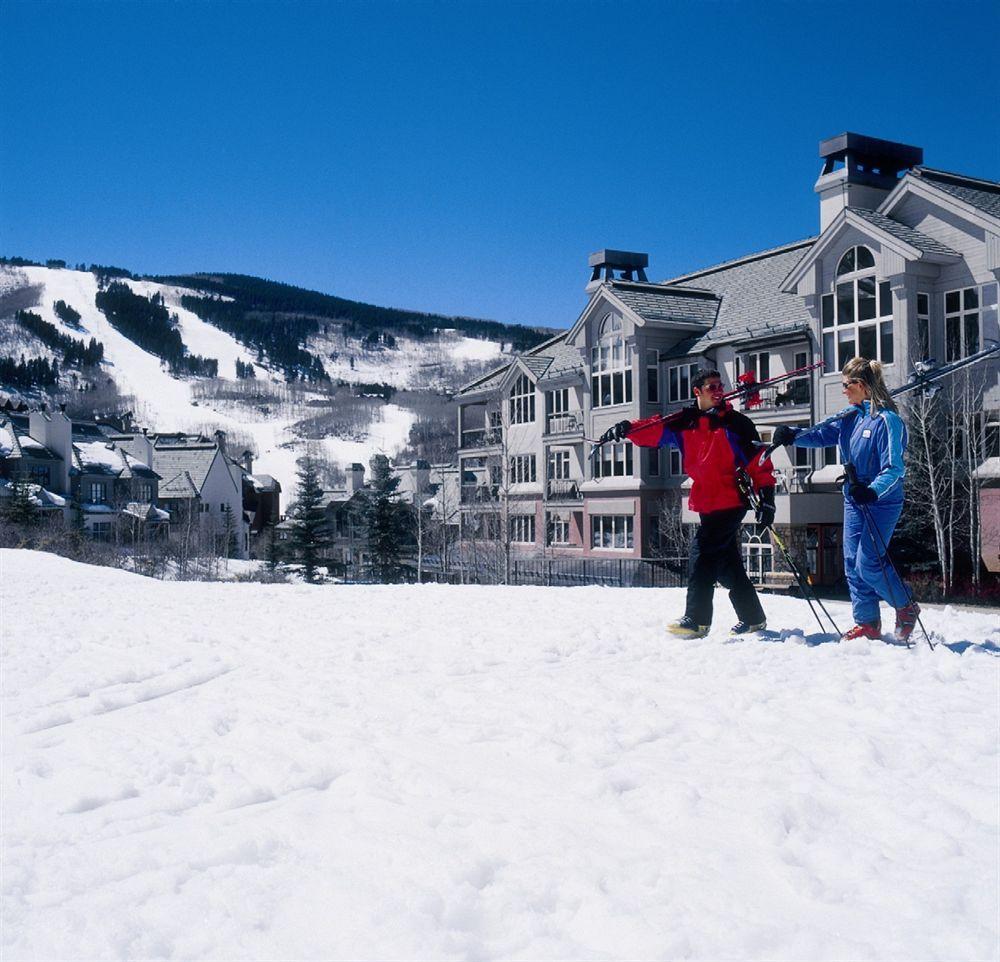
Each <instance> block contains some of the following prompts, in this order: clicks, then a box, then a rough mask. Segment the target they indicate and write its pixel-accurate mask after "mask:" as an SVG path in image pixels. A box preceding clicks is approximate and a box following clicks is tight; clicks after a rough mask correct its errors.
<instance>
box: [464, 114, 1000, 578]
mask: <svg viewBox="0 0 1000 962" xmlns="http://www.w3.org/2000/svg"><path fill="white" fill-rule="evenodd" d="M820 156H821V157H822V158H823V160H824V166H823V170H822V173H821V174H820V177H819V180H818V181H817V182H816V187H815V190H816V193H817V194H818V195H819V200H820V234H819V236H818V237H813V238H810V239H807V240H802V241H797V242H795V243H792V244H787V245H785V246H783V247H779V248H775V249H773V250H768V251H763V252H761V253H758V254H751V255H748V256H746V257H741V258H739V259H737V260H733V261H728V262H726V263H723V264H719V265H717V266H715V267H710V268H707V269H705V270H701V271H695V272H694V273H691V274H686V275H684V276H682V277H677V278H674V279H672V280H668V281H663V282H661V283H651V282H649V281H647V279H646V274H645V268H646V267H647V264H648V258H647V256H646V255H645V254H637V253H629V252H624V251H613V250H604V251H599V252H598V253H596V254H594V255H592V256H591V258H590V266H591V268H592V276H591V280H590V283H589V284H588V285H587V288H586V290H587V292H588V294H589V295H590V299H589V301H588V303H587V305H586V307H585V308H584V310H583V313H582V314H581V315H580V316H579V318H578V319H577V321H576V323H575V324H574V325H573V326H572V327H571V328H570V329H569V330H568V331H567V332H566V333H564V334H560V335H559V336H558V337H555V338H552V339H551V340H549V341H546V342H545V343H543V344H540V345H538V346H537V347H535V348H533V349H531V350H530V351H528V352H526V353H524V354H522V355H518V356H516V357H515V358H514V359H513V360H512V361H511V362H510V363H509V364H508V365H506V366H505V367H504V368H502V369H500V370H497V371H494V372H492V373H491V374H489V375H487V376H485V377H483V378H480V379H479V380H478V381H475V382H473V383H471V384H469V385H467V386H466V387H465V388H463V389H462V391H461V392H460V394H459V396H458V402H459V411H458V431H459V471H460V474H459V476H460V478H461V484H462V487H461V504H462V522H463V537H464V538H465V539H466V540H476V539H499V538H501V535H502V532H503V528H504V522H506V529H507V539H509V542H510V547H511V549H512V551H513V553H514V555H515V556H522V557H533V556H537V555H539V554H542V553H543V552H544V553H545V554H546V555H547V556H549V557H559V556H569V557H591V558H593V557H614V558H620V557H633V558H639V557H649V556H650V555H651V554H653V553H655V551H656V549H657V548H658V546H659V542H660V530H661V518H660V514H661V506H662V504H663V502H664V498H665V496H666V497H668V498H669V497H671V496H672V497H673V498H674V499H676V498H677V497H678V495H680V496H681V497H683V495H684V494H685V493H686V487H685V485H684V482H685V477H684V474H683V465H682V464H681V461H680V455H679V452H678V451H677V450H676V449H672V448H663V449H661V450H659V451H657V450H652V449H644V448H637V447H633V446H632V445H631V444H628V443H626V444H620V445H605V446H604V448H603V449H602V452H601V456H600V459H599V460H595V461H591V460H590V451H591V445H590V444H589V443H588V442H587V441H586V440H585V438H596V437H598V436H600V434H601V433H602V432H603V431H605V430H606V429H607V428H608V427H610V426H611V425H612V424H614V423H615V422H616V421H620V420H622V419H625V418H627V419H629V420H634V419H636V418H643V417H648V416H650V415H653V414H659V413H665V412H669V411H671V410H674V409H676V408H678V407H681V406H683V405H684V404H687V403H691V398H692V395H691V383H690V381H691V373H692V371H693V370H695V369H697V368H699V367H701V368H705V367H713V368H717V369H718V370H719V371H721V372H722V375H723V379H724V380H725V382H726V384H727V385H728V386H731V385H733V384H734V383H735V382H736V378H737V377H738V376H739V375H740V374H742V373H744V372H747V371H752V372H753V373H754V374H755V376H756V378H757V379H758V380H764V379H766V378H768V377H774V376H775V375H778V374H782V373H786V372H789V371H793V370H795V369H797V368H800V367H802V366H804V365H806V364H807V363H811V362H813V361H815V360H820V359H822V360H824V361H825V363H826V367H825V368H824V369H822V370H817V371H814V372H813V373H812V374H811V375H809V376H807V377H803V378H800V379H794V380H791V381H786V382H783V383H781V384H779V385H777V386H775V387H773V388H770V389H764V390H762V391H761V394H760V401H759V403H756V404H755V405H754V406H750V407H747V408H745V411H746V413H747V414H748V415H749V416H750V417H751V418H753V420H754V421H755V422H757V425H758V430H759V431H760V433H761V437H762V438H763V439H764V440H769V438H770V434H771V432H772V430H773V428H774V426H775V425H777V424H781V423H791V424H797V425H807V424H812V423H815V422H817V421H819V420H822V419H823V418H825V417H828V416H829V415H831V414H834V413H836V412H837V411H839V410H841V409H842V408H843V407H844V401H843V395H842V393H841V380H840V374H839V371H840V368H841V366H842V365H843V363H844V362H845V361H846V360H847V359H848V358H851V357H853V356H855V355H856V354H861V355H864V356H866V357H870V358H878V359H879V360H881V361H882V362H883V363H884V364H886V365H887V368H886V379H887V381H888V383H889V386H890V388H891V387H896V386H898V385H900V384H902V383H904V382H905V381H906V380H907V378H908V377H909V375H910V373H911V371H912V370H913V362H914V361H917V360H920V359H922V358H925V357H935V358H937V359H938V360H939V361H941V362H945V361H948V360H953V359H955V358H958V357H962V356H965V355H967V354H971V353H973V352H974V351H976V350H978V349H980V347H981V346H983V345H984V344H985V343H986V341H987V340H988V339H991V338H992V339H996V338H998V337H1000V330H998V321H997V282H998V279H1000V183H998V182H996V181H986V180H980V179H976V178H973V177H965V176H962V175H958V174H951V173H945V172H942V171H937V170H933V169H931V168H928V167H924V166H921V164H922V161H923V151H922V150H921V149H919V148H916V147H909V146H906V145H904V144H896V143H891V142H888V141H884V140H877V139H874V138H870V137H864V136H860V135H858V134H853V133H845V134H841V135H840V136H838V137H833V138H831V139H830V140H826V141H823V142H822V143H821V144H820ZM776 200H777V201H778V202H780V198H777V199H776ZM989 365H990V366H989V368H987V367H986V365H985V364H984V365H982V367H983V368H984V373H985V374H986V375H987V376H988V379H989V380H988V382H987V383H988V384H991V385H992V386H991V387H990V388H989V389H988V390H987V392H986V396H985V399H984V412H983V423H982V429H983V430H984V431H986V434H987V439H988V444H989V445H990V446H991V447H992V448H997V450H989V451H988V454H990V455H991V456H992V457H991V459H990V460H988V461H987V462H986V465H990V464H993V465H1000V364H998V363H997V362H995V361H991V362H989ZM837 457H838V455H837V452H836V450H835V449H827V450H826V451H810V450H806V449H794V448H793V449H789V450H788V451H785V450H782V451H778V452H776V453H775V457H774V463H775V468H776V469H777V470H778V471H779V474H780V477H779V486H778V490H777V499H776V500H777V519H776V524H777V525H779V526H784V527H786V528H789V529H791V533H792V534H793V535H794V537H795V538H796V540H799V541H800V543H802V544H804V547H805V549H806V557H807V560H808V563H809V566H810V568H811V570H812V573H813V576H814V578H816V579H817V580H819V581H823V582H829V581H834V580H837V578H839V576H840V573H841V559H840V534H841V526H842V504H841V496H840V493H839V490H838V487H837V485H836V483H835V482H836V478H837V477H838V476H839V475H840V474H841V473H842V469H841V467H840V465H839V464H838V462H837ZM789 458H792V459H794V462H793V461H790V460H789ZM688 483H689V482H688ZM912 496H913V495H912V492H911V494H910V497H912ZM682 505H683V514H682V520H684V521H687V522H694V521H697V517H696V516H695V515H691V514H690V513H689V512H688V511H687V508H686V498H683V501H682ZM984 541H985V542H987V543H986V544H985V545H984V557H985V556H986V555H987V551H989V552H991V553H992V554H996V553H997V549H996V546H995V545H992V544H990V543H989V542H990V539H989V538H987V537H986V532H985V531H984ZM769 550H770V549H769V546H764V550H763V557H761V556H760V555H759V554H758V552H757V551H756V550H755V551H754V552H753V554H754V557H753V559H752V560H753V562H754V564H756V565H763V567H764V570H765V571H766V570H769V568H770V564H771V559H770V558H769ZM991 560H992V559H991V558H987V565H988V566H991V565H990V561H991ZM991 567H992V566H991Z"/></svg>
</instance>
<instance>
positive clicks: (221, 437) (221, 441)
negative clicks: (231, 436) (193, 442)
mask: <svg viewBox="0 0 1000 962" xmlns="http://www.w3.org/2000/svg"><path fill="white" fill-rule="evenodd" d="M215 443H216V444H217V445H218V446H219V450H220V451H221V452H222V453H223V454H225V453H226V432H225V431H221V430H219V431H216V432H215Z"/></svg>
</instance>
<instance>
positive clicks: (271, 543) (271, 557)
mask: <svg viewBox="0 0 1000 962" xmlns="http://www.w3.org/2000/svg"><path fill="white" fill-rule="evenodd" d="M265 537H266V538H267V548H266V554H265V556H264V560H265V563H266V564H267V570H268V571H270V572H271V573H272V574H273V573H274V572H275V571H277V570H278V566H279V565H280V564H281V561H282V558H281V555H282V551H281V542H280V541H279V540H278V526H277V524H276V522H275V521H274V519H273V518H272V519H271V520H270V521H268V523H267V534H266V535H265Z"/></svg>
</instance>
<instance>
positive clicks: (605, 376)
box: [590, 314, 632, 408]
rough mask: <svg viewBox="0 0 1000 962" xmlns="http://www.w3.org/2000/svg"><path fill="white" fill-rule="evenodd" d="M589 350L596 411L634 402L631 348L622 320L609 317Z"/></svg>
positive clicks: (599, 327) (592, 402)
mask: <svg viewBox="0 0 1000 962" xmlns="http://www.w3.org/2000/svg"><path fill="white" fill-rule="evenodd" d="M597 334H598V336H597V343H596V344H595V345H594V346H593V347H592V348H591V349H590V393H591V405H592V406H593V407H595V408H599V407H608V406H610V405H612V404H630V403H631V402H632V345H631V344H626V343H625V337H624V334H623V331H622V319H621V318H620V317H619V316H618V315H616V314H607V315H605V317H604V319H603V320H602V321H601V323H600V325H599V326H598V329H597Z"/></svg>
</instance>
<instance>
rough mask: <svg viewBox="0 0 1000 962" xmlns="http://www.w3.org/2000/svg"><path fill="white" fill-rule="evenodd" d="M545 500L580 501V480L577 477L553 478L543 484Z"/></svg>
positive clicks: (581, 495)
mask: <svg viewBox="0 0 1000 962" xmlns="http://www.w3.org/2000/svg"><path fill="white" fill-rule="evenodd" d="M545 500H546V501H582V500H583V494H582V492H581V491H580V481H579V480H578V479H577V478H553V479H552V480H550V481H548V482H547V483H546V485H545Z"/></svg>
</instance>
